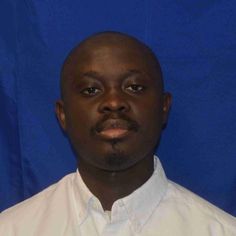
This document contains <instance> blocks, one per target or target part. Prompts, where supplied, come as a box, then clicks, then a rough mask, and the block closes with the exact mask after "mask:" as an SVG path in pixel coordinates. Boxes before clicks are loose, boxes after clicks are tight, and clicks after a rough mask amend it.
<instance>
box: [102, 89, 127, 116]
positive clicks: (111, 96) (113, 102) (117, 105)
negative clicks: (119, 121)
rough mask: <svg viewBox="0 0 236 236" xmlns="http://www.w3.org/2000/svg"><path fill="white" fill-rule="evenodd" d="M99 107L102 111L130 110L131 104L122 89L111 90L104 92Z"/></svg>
mask: <svg viewBox="0 0 236 236" xmlns="http://www.w3.org/2000/svg"><path fill="white" fill-rule="evenodd" d="M98 109H99V112H101V113H110V112H128V111H129V110H130V105H129V103H128V100H127V98H126V97H125V95H124V94H123V93H122V91H110V92H108V93H107V94H104V96H103V99H102V101H101V103H100V105H99V108H98Z"/></svg>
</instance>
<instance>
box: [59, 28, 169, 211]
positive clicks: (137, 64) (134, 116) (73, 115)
mask: <svg viewBox="0 0 236 236" xmlns="http://www.w3.org/2000/svg"><path fill="white" fill-rule="evenodd" d="M61 85H62V99H61V100H59V101H58V102H57V104H56V113H57V117H58V120H59V122H60V124H61V127H62V128H63V130H64V131H65V132H66V133H67V135H68V137H69V139H70V142H71V144H72V146H73V148H74V150H75V153H76V155H77V156H78V160H79V165H78V168H79V171H80V174H81V177H82V179H83V181H84V182H85V184H86V185H87V187H88V188H89V189H90V191H91V192H92V193H93V194H94V195H95V196H96V197H97V198H98V199H99V200H100V202H101V204H102V206H103V209H104V210H111V208H112V205H113V203H114V202H115V201H116V200H117V199H120V198H123V197H125V196H127V195H129V194H130V193H132V192H133V191H134V190H136V189H137V188H139V187H140V186H141V185H143V184H144V183H145V182H146V181H147V180H148V179H149V178H150V176H151V175H152V173H153V169H154V167H153V154H154V151H155V147H156V145H157V144H158V142H159V139H160V135H161V131H162V127H163V125H164V124H165V123H166V121H167V116H168V111H169V107H170V103H171V95H170V94H169V93H164V92H163V82H162V76H161V71H160V67H159V63H158V61H157V60H156V59H155V57H154V55H153V54H152V52H151V51H150V49H149V48H147V47H146V46H145V45H144V44H142V43H141V42H139V41H137V40H136V39H134V38H131V37H130V36H127V35H123V34H119V33H111V32H110V33H101V34H98V35H95V36H92V37H90V38H89V39H87V40H85V41H84V42H82V43H81V44H80V45H79V46H77V47H76V48H75V49H73V51H72V52H71V53H70V54H69V56H68V58H67V59H66V61H65V64H64V66H63V70H62V81H61Z"/></svg>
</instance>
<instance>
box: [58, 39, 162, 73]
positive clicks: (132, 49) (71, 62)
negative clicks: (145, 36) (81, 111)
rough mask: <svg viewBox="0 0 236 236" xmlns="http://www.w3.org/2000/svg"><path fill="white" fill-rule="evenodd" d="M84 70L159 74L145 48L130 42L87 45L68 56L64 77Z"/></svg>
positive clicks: (153, 60) (156, 66) (156, 65)
mask: <svg viewBox="0 0 236 236" xmlns="http://www.w3.org/2000/svg"><path fill="white" fill-rule="evenodd" d="M86 70H95V71H97V72H101V73H102V72H109V71H110V72H113V73H123V72H125V70H140V71H142V72H145V73H147V74H149V75H150V76H157V75H158V74H160V69H159V66H158V62H157V61H156V60H155V59H154V58H153V55H151V53H150V52H149V51H148V50H146V49H145V48H142V47H140V45H137V44H134V43H132V42H119V43H114V42H112V43H109V42H105V43H100V42H98V43H96V42H93V43H88V44H86V45H84V46H82V47H79V48H78V49H77V50H75V51H74V52H73V54H72V55H70V56H69V58H68V60H67V62H66V64H65V66H64V69H63V72H64V73H63V74H64V76H66V75H68V72H69V74H70V75H71V76H73V75H74V76H75V75H77V74H78V73H81V72H84V71H86Z"/></svg>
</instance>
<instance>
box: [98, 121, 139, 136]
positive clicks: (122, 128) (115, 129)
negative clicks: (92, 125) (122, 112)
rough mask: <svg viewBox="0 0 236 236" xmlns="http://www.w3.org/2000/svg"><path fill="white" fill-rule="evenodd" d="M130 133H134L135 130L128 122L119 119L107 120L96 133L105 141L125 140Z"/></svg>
mask: <svg viewBox="0 0 236 236" xmlns="http://www.w3.org/2000/svg"><path fill="white" fill-rule="evenodd" d="M132 131H135V129H134V127H133V126H132V125H131V124H130V123H129V122H127V121H125V120H120V119H109V120H106V121H105V122H104V123H102V124H101V126H99V127H98V129H97V132H96V133H97V135H98V136H99V137H100V138H102V139H105V140H114V139H116V140H118V139H124V138H126V137H127V136H128V135H130V133H131V132H132Z"/></svg>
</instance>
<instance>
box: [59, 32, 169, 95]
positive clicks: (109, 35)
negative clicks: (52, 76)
mask: <svg viewBox="0 0 236 236" xmlns="http://www.w3.org/2000/svg"><path fill="white" fill-rule="evenodd" d="M109 42H111V43H119V44H121V43H122V42H124V43H126V42H129V43H132V44H133V45H135V46H137V48H138V47H139V48H140V50H143V52H146V53H147V55H149V56H150V59H151V61H152V62H154V64H155V67H156V69H157V71H158V74H159V77H160V78H158V79H159V82H160V86H161V90H162V91H163V90H164V82H163V76H162V70H161V66H160V63H159V60H158V58H157V56H156V55H155V53H154V52H153V51H152V49H151V48H150V47H149V46H147V45H146V44H145V43H143V42H142V41H140V40H138V39H137V38H135V37H133V36H131V35H128V34H125V33H122V32H118V31H103V32H98V33H95V34H93V35H91V36H89V37H87V38H85V39H84V40H82V41H81V42H80V43H78V44H77V45H76V46H75V47H74V48H72V50H71V51H70V52H69V53H68V55H67V56H66V58H65V60H64V62H63V65H62V67H61V73H60V90H61V98H63V97H64V89H65V80H66V79H65V78H64V77H65V72H66V67H67V65H70V63H71V62H72V61H73V59H74V56H75V55H77V53H78V52H79V50H80V49H82V48H83V47H85V48H86V46H89V44H93V43H98V44H101V43H109Z"/></svg>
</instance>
